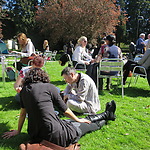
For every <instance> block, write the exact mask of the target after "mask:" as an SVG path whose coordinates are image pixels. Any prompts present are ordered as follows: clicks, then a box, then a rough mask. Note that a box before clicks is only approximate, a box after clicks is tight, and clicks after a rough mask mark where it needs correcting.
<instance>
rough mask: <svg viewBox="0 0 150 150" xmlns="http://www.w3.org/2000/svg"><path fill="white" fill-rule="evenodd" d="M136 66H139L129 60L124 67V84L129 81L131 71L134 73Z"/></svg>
mask: <svg viewBox="0 0 150 150" xmlns="http://www.w3.org/2000/svg"><path fill="white" fill-rule="evenodd" d="M135 66H139V65H138V64H137V62H135V61H133V60H128V61H127V63H126V64H125V65H124V66H123V71H124V74H123V82H124V83H125V82H126V80H127V77H128V75H129V73H130V71H133V68H134V67H135Z"/></svg>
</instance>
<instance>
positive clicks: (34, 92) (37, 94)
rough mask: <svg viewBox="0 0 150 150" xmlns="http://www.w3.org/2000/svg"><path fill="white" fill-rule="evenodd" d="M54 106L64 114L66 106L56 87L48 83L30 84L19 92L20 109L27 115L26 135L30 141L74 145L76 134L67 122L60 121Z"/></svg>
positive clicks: (74, 129)
mask: <svg viewBox="0 0 150 150" xmlns="http://www.w3.org/2000/svg"><path fill="white" fill-rule="evenodd" d="M54 106H57V107H58V109H59V110H61V111H62V112H65V111H66V110H67V106H66V104H65V103H64V101H63V100H62V99H61V97H60V94H59V93H58V91H57V89H56V87H55V86H54V85H52V84H50V83H41V82H39V83H32V84H29V85H27V86H24V87H23V89H22V91H21V107H22V108H25V109H26V111H27V113H28V133H29V135H30V136H31V139H33V140H34V141H36V140H38V141H39V140H42V139H45V140H48V141H50V142H52V143H55V144H57V145H60V146H65V147H66V146H68V145H69V144H70V143H74V141H75V140H76V138H77V136H78V133H77V130H76V128H75V127H74V126H73V125H72V124H71V123H70V122H68V121H65V120H61V119H60V118H59V117H58V116H57V115H56V114H55V112H54Z"/></svg>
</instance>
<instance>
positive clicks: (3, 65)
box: [0, 56, 7, 86]
mask: <svg viewBox="0 0 150 150" xmlns="http://www.w3.org/2000/svg"><path fill="white" fill-rule="evenodd" d="M0 59H1V62H0V64H1V65H2V81H3V86H5V71H6V65H7V62H5V56H1V57H0Z"/></svg>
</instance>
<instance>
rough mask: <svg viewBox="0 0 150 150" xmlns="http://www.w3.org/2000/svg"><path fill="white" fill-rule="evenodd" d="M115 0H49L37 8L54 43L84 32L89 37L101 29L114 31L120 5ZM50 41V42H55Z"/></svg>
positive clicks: (108, 31) (45, 33)
mask: <svg viewBox="0 0 150 150" xmlns="http://www.w3.org/2000/svg"><path fill="white" fill-rule="evenodd" d="M115 2H116V1H114V0H112V1H110V0H48V1H47V2H46V4H45V6H44V7H40V8H39V10H38V12H37V17H36V19H37V23H38V25H39V26H40V27H41V32H42V33H43V34H44V36H45V37H47V38H48V39H49V40H50V41H51V44H52V45H55V44H56V43H58V41H62V40H63V41H64V42H67V41H68V40H69V39H77V38H79V37H80V36H81V35H85V36H87V37H88V38H89V39H93V38H96V37H97V36H98V34H99V33H103V32H107V33H110V32H113V31H115V26H116V25H117V24H118V17H119V16H120V7H119V6H117V5H116V4H115ZM52 45H51V46H52Z"/></svg>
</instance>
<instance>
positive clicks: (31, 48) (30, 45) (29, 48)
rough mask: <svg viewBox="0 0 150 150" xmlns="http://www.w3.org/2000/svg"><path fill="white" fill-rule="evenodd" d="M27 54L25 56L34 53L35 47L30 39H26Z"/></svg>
mask: <svg viewBox="0 0 150 150" xmlns="http://www.w3.org/2000/svg"><path fill="white" fill-rule="evenodd" d="M26 49H27V53H26V55H28V56H31V54H33V53H35V47H34V45H33V43H32V42H31V40H30V39H28V44H27V46H26Z"/></svg>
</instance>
